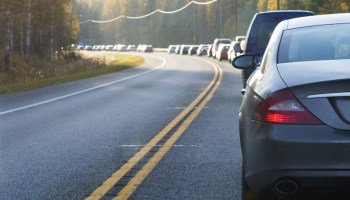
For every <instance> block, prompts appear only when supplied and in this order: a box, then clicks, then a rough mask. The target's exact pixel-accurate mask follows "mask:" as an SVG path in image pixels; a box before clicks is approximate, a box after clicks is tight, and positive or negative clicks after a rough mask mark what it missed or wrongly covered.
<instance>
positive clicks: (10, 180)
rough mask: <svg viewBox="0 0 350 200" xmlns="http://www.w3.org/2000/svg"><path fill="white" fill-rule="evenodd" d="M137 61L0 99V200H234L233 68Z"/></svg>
mask: <svg viewBox="0 0 350 200" xmlns="http://www.w3.org/2000/svg"><path fill="white" fill-rule="evenodd" d="M144 55H145V56H146V57H145V58H146V62H145V63H144V64H143V65H142V66H140V67H137V68H134V69H129V70H124V71H122V72H119V73H114V74H109V75H105V76H101V77H96V78H90V79H86V80H81V81H76V82H71V83H66V84H61V85H57V86H53V87H47V88H43V89H38V90H34V91H29V92H20V93H16V94H11V95H2V96H0V199H2V200H6V199H85V198H89V199H98V198H101V199H112V198H121V199H122V198H129V199H240V197H241V192H240V191H241V182H240V173H241V152H240V146H239V135H238V125H237V124H238V119H237V117H238V116H237V115H238V109H239V106H240V104H241V94H240V89H241V87H242V83H241V80H240V72H239V70H236V69H234V68H233V67H232V66H231V65H230V64H229V63H228V62H218V61H215V60H213V59H209V58H206V57H203V58H199V57H197V56H179V55H173V54H171V55H169V54H166V53H153V54H144ZM138 152H139V153H138ZM140 154H142V155H141V156H140Z"/></svg>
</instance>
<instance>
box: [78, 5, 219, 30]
mask: <svg viewBox="0 0 350 200" xmlns="http://www.w3.org/2000/svg"><path fill="white" fill-rule="evenodd" d="M216 1H218V0H212V1H208V2H197V1H191V2H189V3H188V4H186V5H185V6H184V7H182V8H180V9H177V10H174V11H164V10H160V9H157V10H155V11H153V12H150V13H148V14H146V15H142V16H138V17H132V16H127V15H120V16H119V17H116V18H113V19H110V20H103V21H99V20H93V19H90V20H86V21H83V22H80V24H85V23H88V22H91V23H98V24H104V23H109V22H113V21H116V20H118V19H122V18H126V19H142V18H146V17H149V16H151V15H153V14H156V13H163V14H174V13H177V12H180V11H182V10H184V9H185V8H187V7H188V6H190V5H191V4H197V5H208V4H212V3H214V2H216Z"/></svg>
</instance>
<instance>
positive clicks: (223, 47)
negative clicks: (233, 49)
mask: <svg viewBox="0 0 350 200" xmlns="http://www.w3.org/2000/svg"><path fill="white" fill-rule="evenodd" d="M229 48H230V44H220V45H219V48H218V51H217V52H216V59H217V60H219V61H222V60H227V51H228V49H229Z"/></svg>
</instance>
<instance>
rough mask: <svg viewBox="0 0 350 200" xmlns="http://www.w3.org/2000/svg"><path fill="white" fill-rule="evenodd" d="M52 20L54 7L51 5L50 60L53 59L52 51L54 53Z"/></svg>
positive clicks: (53, 18)
mask: <svg viewBox="0 0 350 200" xmlns="http://www.w3.org/2000/svg"><path fill="white" fill-rule="evenodd" d="M54 20H55V15H54V8H53V6H51V34H50V61H51V62H53V61H54V58H55V57H54V53H55V51H54V50H55V48H54V45H55V44H54V31H55V29H54V28H55V27H54Z"/></svg>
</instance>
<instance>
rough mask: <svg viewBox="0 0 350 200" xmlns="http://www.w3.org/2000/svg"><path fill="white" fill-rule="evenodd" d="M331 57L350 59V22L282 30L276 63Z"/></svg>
mask: <svg viewBox="0 0 350 200" xmlns="http://www.w3.org/2000/svg"><path fill="white" fill-rule="evenodd" d="M333 59H350V24H338V25H322V26H313V27H304V28H297V29H292V30H286V31H284V33H283V36H282V40H281V43H280V47H279V51H278V63H287V62H302V61H317V60H333Z"/></svg>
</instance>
